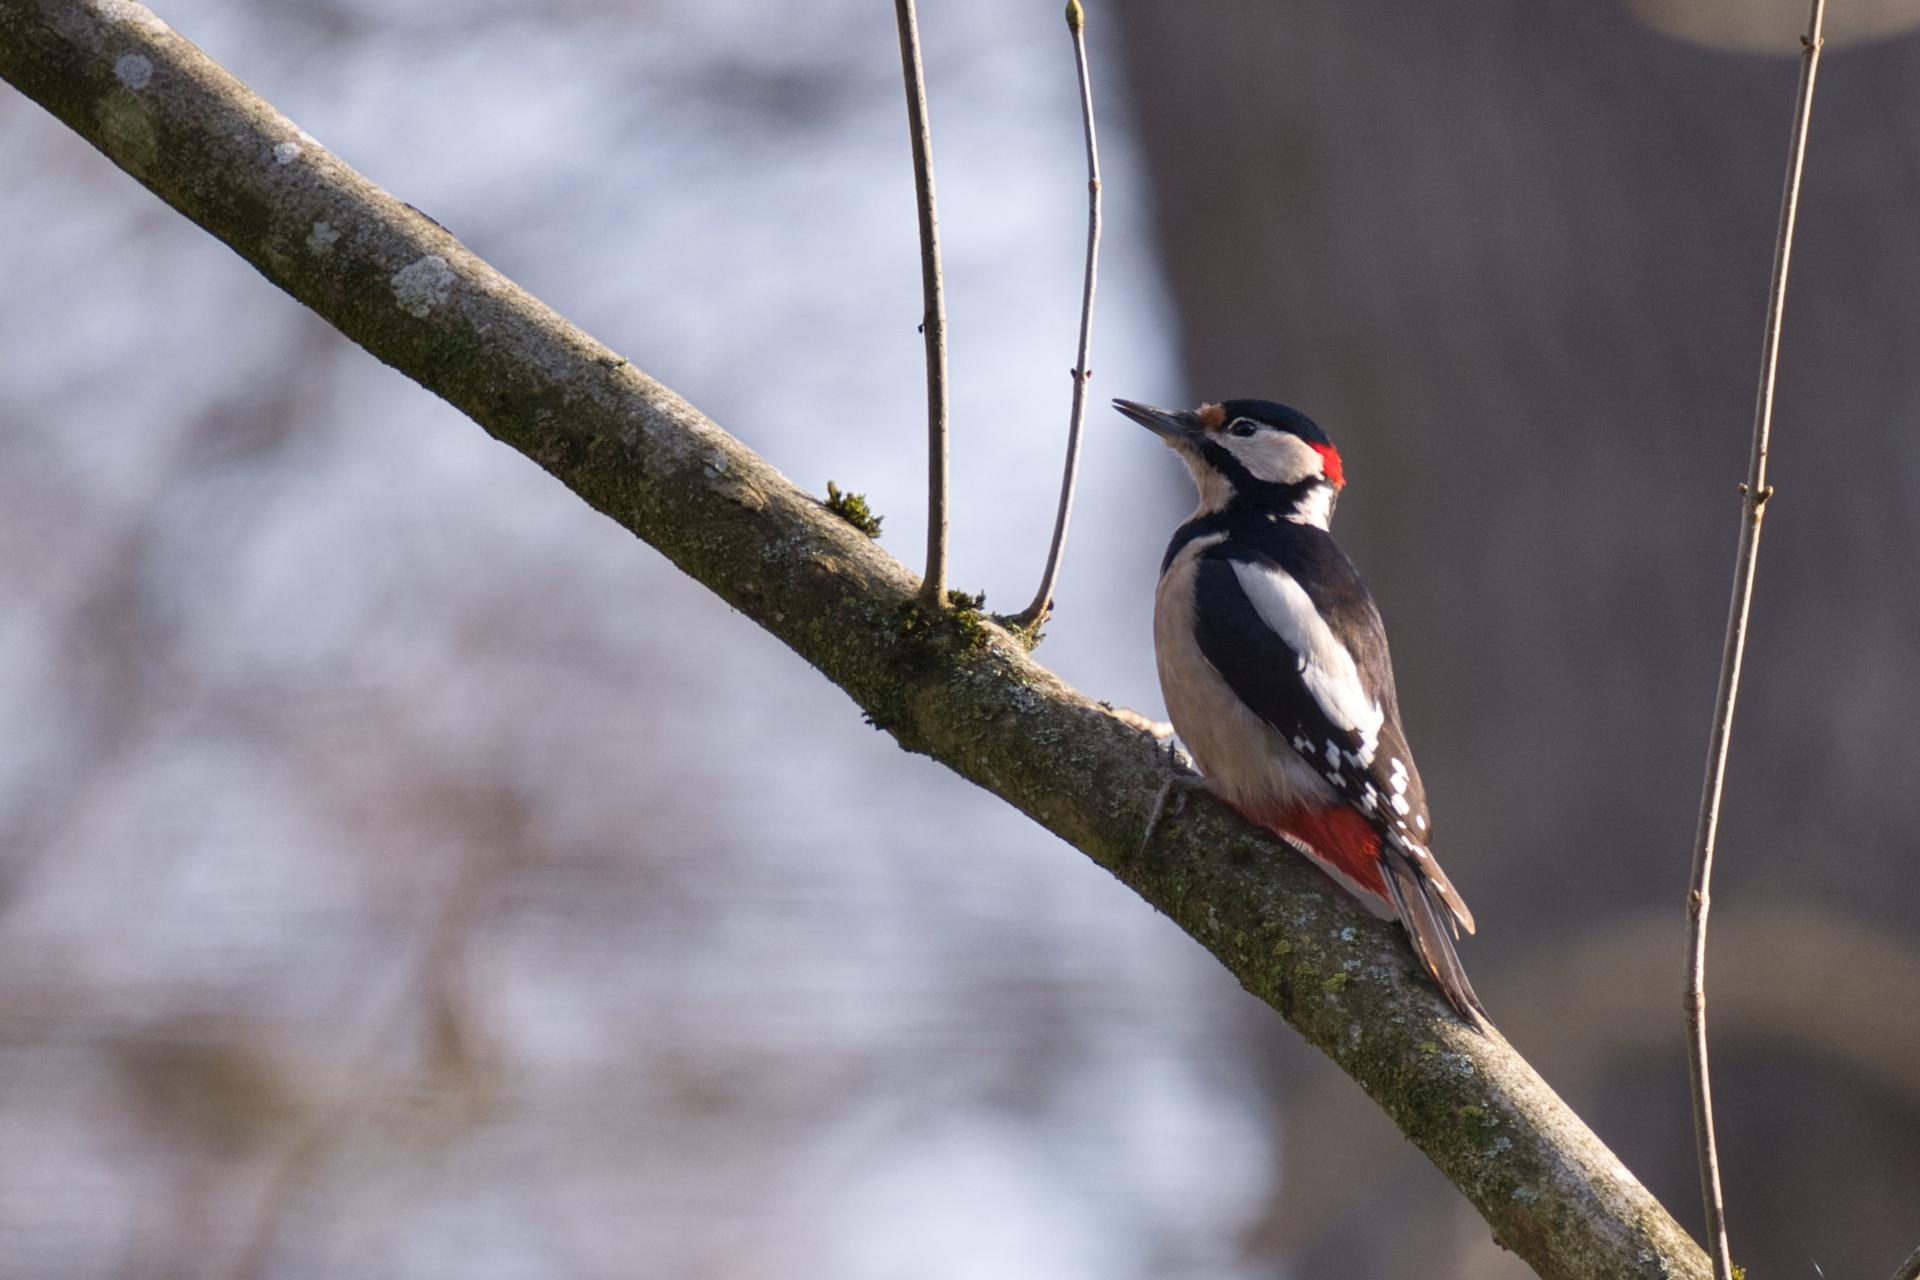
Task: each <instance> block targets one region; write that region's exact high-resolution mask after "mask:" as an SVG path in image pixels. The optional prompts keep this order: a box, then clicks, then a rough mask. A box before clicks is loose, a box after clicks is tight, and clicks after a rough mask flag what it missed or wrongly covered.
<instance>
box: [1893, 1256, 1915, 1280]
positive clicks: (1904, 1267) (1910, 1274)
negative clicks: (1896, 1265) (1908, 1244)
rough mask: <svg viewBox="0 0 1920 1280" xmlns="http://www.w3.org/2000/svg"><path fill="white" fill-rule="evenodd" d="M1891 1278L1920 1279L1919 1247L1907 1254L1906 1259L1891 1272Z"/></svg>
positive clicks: (1898, 1279)
mask: <svg viewBox="0 0 1920 1280" xmlns="http://www.w3.org/2000/svg"><path fill="white" fill-rule="evenodd" d="M1893 1280H1920V1249H1915V1250H1914V1251H1913V1252H1912V1253H1910V1254H1908V1255H1907V1260H1906V1261H1905V1262H1903V1263H1901V1264H1900V1269H1899V1270H1898V1271H1896V1272H1894V1273H1893Z"/></svg>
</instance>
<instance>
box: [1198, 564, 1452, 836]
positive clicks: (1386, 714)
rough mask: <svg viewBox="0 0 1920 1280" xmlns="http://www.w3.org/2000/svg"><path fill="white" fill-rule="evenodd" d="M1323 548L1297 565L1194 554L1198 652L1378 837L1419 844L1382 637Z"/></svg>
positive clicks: (1425, 818)
mask: <svg viewBox="0 0 1920 1280" xmlns="http://www.w3.org/2000/svg"><path fill="white" fill-rule="evenodd" d="M1329 545H1330V543H1329ZM1332 551H1333V554H1332V556H1331V557H1319V561H1320V562H1319V563H1316V564H1314V565H1312V566H1311V569H1312V571H1308V568H1309V566H1307V565H1305V564H1296V565H1295V566H1294V568H1295V570H1296V571H1295V572H1289V571H1288V567H1287V566H1286V565H1284V564H1282V563H1279V562H1278V561H1277V560H1274V559H1270V558H1268V557H1265V556H1260V557H1257V558H1248V557H1246V556H1245V555H1244V554H1243V555H1240V556H1229V555H1227V554H1224V553H1223V551H1210V552H1208V553H1206V554H1204V555H1203V556H1202V557H1201V559H1200V564H1199V565H1198V567H1197V571H1196V574H1195V579H1194V606H1195V627H1196V631H1197V638H1198V641H1199V645H1200V652H1201V653H1202V654H1203V655H1204V656H1205V657H1206V659H1207V661H1208V662H1210V663H1212V664H1213V667H1214V669H1215V670H1217V671H1218V672H1219V673H1220V675H1221V677H1222V678H1224V679H1225V680H1226V682H1227V684H1228V686H1229V687H1231V688H1232V689H1233V691H1234V693H1235V694H1236V695H1237V696H1238V697H1239V698H1240V700H1241V701H1242V702H1244V703H1246V704H1247V706H1249V707H1250V708H1252V709H1253V711H1254V713H1255V714H1256V715H1258V716H1259V717H1260V718H1261V719H1262V720H1265V721H1266V722H1267V723H1268V724H1270V725H1272V726H1273V727H1274V728H1275V729H1277V730H1279V732H1280V734H1281V736H1282V737H1284V738H1285V739H1286V740H1287V741H1288V742H1289V743H1290V744H1292V746H1293V749H1294V750H1295V751H1297V752H1299V753H1300V755H1301V757H1302V758H1303V759H1305V760H1306V761H1307V762H1308V763H1309V764H1311V765H1312V766H1313V767H1314V769H1315V770H1316V771H1318V772H1319V773H1320V775H1321V776H1322V777H1324V778H1325V779H1326V780H1327V781H1328V782H1329V783H1331V784H1332V785H1333V788H1334V790H1336V791H1338V792H1339V793H1340V795H1341V796H1342V797H1343V798H1344V799H1345V800H1346V801H1347V802H1348V803H1349V804H1351V805H1352V806H1353V807H1354V808H1355V809H1358V810H1359V811H1360V812H1361V813H1363V814H1365V815H1366V816H1367V817H1368V819H1369V820H1371V821H1372V822H1373V823H1374V824H1375V825H1376V826H1377V827H1379V828H1380V830H1381V831H1382V833H1383V834H1384V833H1386V832H1389V831H1395V832H1399V833H1402V834H1403V835H1404V836H1405V837H1406V838H1407V839H1409V840H1411V841H1413V842H1415V843H1419V844H1425V843H1426V842H1427V840H1428V839H1430V838H1431V837H1430V834H1429V832H1430V828H1431V823H1432V819H1431V817H1430V815H1429V814H1428V812H1427V800H1426V791H1425V789H1424V788H1423V787H1422V786H1421V784H1420V774H1419V772H1418V770H1416V769H1415V768H1414V764H1413V753H1412V752H1411V751H1409V750H1408V749H1407V742H1406V737H1405V735H1404V734H1403V733H1402V732H1401V729H1400V715H1399V708H1398V706H1397V705H1396V699H1395V697H1394V689H1393V670H1392V666H1391V660H1390V658H1389V656H1388V653H1387V640H1386V632H1385V630H1384V629H1383V628H1382V626H1381V624H1380V614H1379V611H1378V610H1377V609H1376V608H1375V607H1374V604H1373V599H1372V597H1371V596H1369V595H1368V594H1367V590H1366V587H1365V586H1364V585H1363V584H1362V583H1361V582H1360V578H1359V575H1358V574H1357V573H1355V572H1354V570H1353V566H1352V565H1351V564H1349V563H1348V562H1347V560H1346V557H1345V556H1343V555H1340V553H1339V551H1338V549H1337V548H1333V549H1332ZM1290 558H1291V557H1290Z"/></svg>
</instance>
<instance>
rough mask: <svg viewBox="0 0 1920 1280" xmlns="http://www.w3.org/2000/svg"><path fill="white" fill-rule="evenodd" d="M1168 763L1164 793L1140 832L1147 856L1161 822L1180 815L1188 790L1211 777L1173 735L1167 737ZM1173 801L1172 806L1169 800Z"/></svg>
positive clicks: (1163, 787) (1154, 803)
mask: <svg viewBox="0 0 1920 1280" xmlns="http://www.w3.org/2000/svg"><path fill="white" fill-rule="evenodd" d="M1166 744H1167V767H1168V768H1169V769H1170V770H1172V772H1171V773H1169V774H1168V775H1167V780H1166V781H1165V782H1164V783H1162V784H1161V785H1160V794H1159V795H1157V796H1155V797H1154V798H1153V811H1152V812H1151V813H1149V814H1148V815H1147V829H1146V830H1145V831H1143V832H1141V833H1140V855H1141V856H1142V857H1144V856H1146V852H1147V847H1148V846H1149V845H1151V844H1152V843H1153V833H1154V832H1155V831H1158V830H1159V829H1160V823H1161V822H1162V821H1163V820H1164V819H1165V818H1167V817H1168V816H1169V814H1171V816H1173V817H1176V818H1177V817H1179V816H1180V815H1181V813H1183V812H1185V810H1186V807H1187V794H1188V793H1189V792H1191V791H1198V790H1201V789H1203V788H1205V787H1206V785H1207V780H1206V779H1205V778H1203V777H1201V776H1200V775H1199V773H1197V772H1195V770H1194V767H1193V761H1192V760H1190V759H1188V758H1187V755H1186V753H1185V752H1183V751H1181V750H1180V748H1179V747H1178V746H1177V745H1175V743H1174V741H1173V738H1172V737H1171V736H1169V737H1168V738H1167V739H1166ZM1169 799H1171V800H1172V801H1173V806H1172V809H1171V810H1169V809H1168V806H1167V801H1168V800H1169Z"/></svg>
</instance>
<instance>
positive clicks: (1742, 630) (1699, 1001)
mask: <svg viewBox="0 0 1920 1280" xmlns="http://www.w3.org/2000/svg"><path fill="white" fill-rule="evenodd" d="M1826 7H1827V6H1826V0H1813V7H1812V10H1811V12H1810V13H1809V14H1808V16H1807V34H1806V35H1804V36H1802V37H1801V43H1802V45H1803V47H1804V52H1803V53H1802V55H1801V59H1800V90H1799V94H1798V95H1797V97H1796V99H1795V106H1794V112H1793V142H1792V144H1791V146H1790V148H1789V150H1788V155H1787V177H1786V183H1785V186H1784V189H1783V190H1782V192H1781V195H1780V227H1779V233H1778V235H1777V236H1776V237H1775V239H1774V245H1773V282H1772V286H1771V287H1770V288H1769V289H1768V291H1767V325H1766V334H1765V337H1764V338H1763V339H1762V342H1761V353H1760V389H1759V391H1758V392H1757V393H1756V394H1755V396H1754V406H1753V451H1752V453H1751V455H1750V456H1749V458H1748V460H1747V479H1746V483H1744V484H1742V485H1741V486H1740V492H1741V495H1742V496H1741V506H1742V511H1743V520H1742V522H1741V526H1740V549H1739V551H1738V553H1737V554H1736V556H1735V559H1734V568H1733V600H1732V602H1731V603H1730V604H1729V605H1728V606H1727V635H1726V640H1725V643H1724V644H1723V645H1722V647H1721V651H1720V687H1719V690H1718V692H1717V693H1716V695H1715V697H1714V707H1713V732H1712V734H1711V736H1710V738H1709V739H1708V743H1707V776H1706V781H1705V782H1704V783H1702V784H1701V788H1700V822H1699V826H1698V827H1697V828H1696V830H1695V832H1694V841H1693V880H1692V885H1691V887H1690V889H1689V890H1688V893H1687V916H1688V926H1687V969H1686V992H1685V997H1684V1002H1685V1006H1686V1014H1687V1074H1688V1076H1689V1078H1690V1079H1691V1081H1692V1084H1693V1132H1694V1140H1695V1143H1696V1145H1697V1146H1698V1148H1699V1162H1700V1198H1701V1200H1702V1202H1703V1203H1704V1205H1705V1207H1706V1216H1707V1242H1708V1246H1709V1247H1710V1248H1711V1249H1712V1256H1713V1272H1714V1276H1715V1280H1731V1277H1732V1275H1733V1258H1732V1254H1731V1253H1730V1251H1729V1249H1728V1246H1727V1209H1726V1203H1725V1201H1724V1199H1723V1198H1722V1195H1721V1191H1720V1153H1719V1150H1718V1146H1717V1144H1716V1143H1715V1141H1714V1134H1713V1086H1712V1076H1711V1073H1710V1072H1709V1070H1708V1065H1707V991H1706V979H1707V913H1708V910H1709V908H1710V907H1711V905H1712V897H1711V895H1710V893H1709V892H1708V890H1709V886H1710V884H1711V881H1712V879H1713V852H1714V842H1715V840H1716V838H1717V837H1718V835H1719V829H1720V801H1721V795H1722V791H1723V789H1724V787H1725V784H1726V778H1727V746H1728V743H1729V741H1730V740H1731V738H1732V735H1733V707H1734V702H1735V700H1736V699H1737V698H1738V697H1739V694H1740V664H1741V660H1742V659H1743V658H1744V657H1745V656H1746V649H1747V615H1748V612H1749V611H1750V610H1751V608H1752V606H1753V573H1754V566H1755V564H1756V563H1757V562H1758V559H1759V554H1760V521H1761V519H1762V518H1763V517H1764V516H1765V515H1766V509H1767V499H1769V498H1771V497H1772V496H1773V489H1772V487H1771V486H1769V485H1768V484H1767V446H1768V440H1769V437H1770V435H1771V433H1772V430H1773V393H1774V375H1775V371H1776V370H1777V369H1778V368H1779V365H1780V328H1781V322H1782V319H1783V317H1784V315H1785V313H1786V308H1787V266H1788V263H1789V261H1790V260H1791V258H1792V256H1793V224H1794V218H1795V216H1796V214H1797V213H1798V212H1799V208H1800V170H1801V167H1802V165H1803V164H1804V163H1805V161H1806V157H1807V122H1808V120H1809V118H1810V117H1811V116H1812V114H1813V80H1814V75H1815V73H1816V72H1817V71H1818V70H1819V67H1820V42H1821V37H1820V29H1821V24H1822V21H1823V19H1824V18H1825V16H1826Z"/></svg>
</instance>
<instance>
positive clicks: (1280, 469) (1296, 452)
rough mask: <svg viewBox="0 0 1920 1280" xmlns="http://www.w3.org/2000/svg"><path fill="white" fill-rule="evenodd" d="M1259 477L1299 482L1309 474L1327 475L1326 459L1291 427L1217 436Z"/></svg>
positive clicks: (1275, 480)
mask: <svg viewBox="0 0 1920 1280" xmlns="http://www.w3.org/2000/svg"><path fill="white" fill-rule="evenodd" d="M1213 438H1214V440H1216V441H1217V442H1218V443H1219V444H1220V446H1221V447H1222V448H1224V449H1225V450H1226V451H1227V452H1228V453H1230V454H1232V455H1233V457H1234V460H1235V461H1237V462H1238V463H1239V464H1240V465H1241V466H1243V467H1245V468H1246V469H1247V470H1248V471H1250V472H1252V473H1253V477H1254V479H1256V480H1266V481H1269V482H1271V483H1273V484H1299V483H1300V482H1301V481H1302V480H1305V479H1307V478H1308V477H1309V476H1318V475H1324V474H1325V473H1326V472H1325V468H1326V463H1325V461H1324V460H1323V459H1322V458H1321V457H1320V455H1319V454H1318V453H1317V452H1315V451H1314V449H1313V446H1311V445H1309V444H1308V443H1307V442H1306V441H1304V440H1302V439H1301V438H1300V437H1299V436H1296V435H1294V434H1292V433H1291V432H1287V431H1259V432H1255V433H1254V434H1253V435H1250V436H1234V435H1227V434H1224V433H1223V434H1220V435H1216V436H1214V437H1213Z"/></svg>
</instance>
